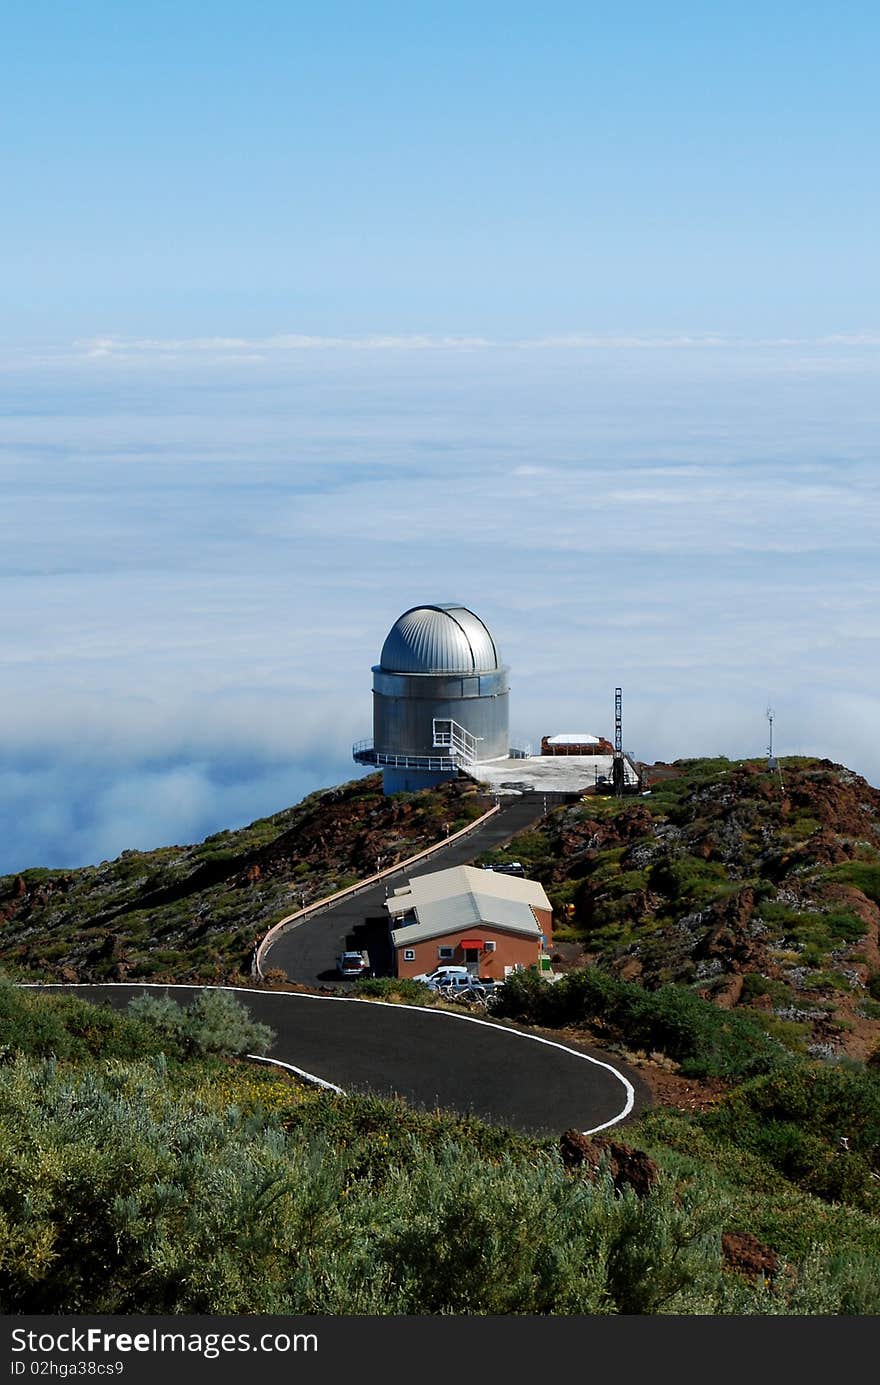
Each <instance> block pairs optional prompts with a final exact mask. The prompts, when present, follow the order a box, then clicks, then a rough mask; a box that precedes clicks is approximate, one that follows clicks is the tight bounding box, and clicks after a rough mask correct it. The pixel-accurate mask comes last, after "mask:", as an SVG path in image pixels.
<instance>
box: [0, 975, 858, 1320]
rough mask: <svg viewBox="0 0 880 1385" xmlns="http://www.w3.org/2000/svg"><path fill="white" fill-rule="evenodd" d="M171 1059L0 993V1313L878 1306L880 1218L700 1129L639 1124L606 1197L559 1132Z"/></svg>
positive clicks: (108, 1027)
mask: <svg viewBox="0 0 880 1385" xmlns="http://www.w3.org/2000/svg"><path fill="white" fill-rule="evenodd" d="M65 1035H67V1036H68V1039H69V1043H68V1051H67V1056H66V1057H64V1058H62V1059H60V1060H59V1061H58V1062H57V1063H55V1062H52V1063H50V1064H49V1065H47V1064H46V1059H45V1056H44V1055H45V1054H46V1053H47V1052H48V1051H49V1050H50V1049H57V1048H59V1047H63V1046H64V1042H65V1040H64V1036H65ZM47 1045H48V1048H47ZM160 1047H161V1043H160V1042H158V1041H157V1037H156V1035H155V1034H151V1032H150V1027H149V1024H147V1023H145V1022H144V1021H139V1022H133V1021H131V1020H129V1019H128V1018H126V1017H122V1016H119V1015H116V1014H112V1013H110V1012H106V1011H103V1010H98V1009H96V1008H95V1007H91V1006H87V1005H85V1004H84V1003H82V1002H79V1001H74V1000H71V999H70V998H59V997H43V996H34V995H30V994H27V993H21V992H19V993H14V992H12V993H10V992H9V991H6V992H5V994H4V992H3V989H2V988H0V1051H2V1052H3V1054H4V1061H3V1062H2V1063H0V1114H2V1115H3V1116H4V1117H5V1119H3V1120H0V1145H2V1158H0V1223H2V1224H3V1227H4V1247H5V1249H4V1253H3V1255H2V1256H0V1308H2V1310H3V1311H13V1312H52V1311H66V1312H118V1313H119V1312H121V1313H131V1312H196V1313H198V1312H211V1311H214V1312H229V1313H240V1312H250V1313H253V1312H299V1313H301V1312H319V1313H322V1312H324V1313H326V1312H329V1313H345V1312H365V1313H370V1314H375V1313H394V1312H409V1313H412V1312H427V1313H437V1312H452V1313H456V1312H468V1313H480V1312H563V1313H572V1312H574V1313H578V1312H587V1313H591V1312H612V1313H613V1312H626V1313H646V1312H657V1311H661V1312H691V1313H694V1312H695V1313H707V1312H709V1313H711V1312H735V1313H755V1312H757V1313H773V1312H786V1311H789V1312H797V1313H815V1312H819V1313H839V1312H859V1313H864V1312H872V1313H874V1312H877V1311H878V1310H880V1297H878V1292H877V1285H876V1276H875V1275H874V1274H873V1273H872V1270H871V1264H872V1262H873V1263H874V1264H876V1260H877V1257H878V1256H880V1219H878V1218H877V1217H876V1216H872V1215H870V1214H868V1213H866V1212H864V1211H862V1210H859V1209H857V1208H855V1207H853V1206H849V1205H838V1206H832V1205H828V1204H827V1203H826V1202H822V1201H820V1200H819V1199H817V1198H816V1197H813V1196H811V1195H809V1194H807V1193H805V1192H804V1191H802V1190H801V1189H800V1188H798V1187H797V1186H796V1185H795V1184H794V1183H793V1182H791V1181H790V1180H788V1179H786V1178H785V1177H783V1176H782V1175H780V1174H779V1173H778V1172H777V1171H775V1170H774V1169H773V1168H772V1167H771V1166H770V1165H769V1164H768V1163H767V1162H766V1161H765V1160H763V1159H761V1158H760V1157H759V1156H758V1155H756V1154H754V1153H744V1152H743V1151H741V1150H737V1149H735V1148H734V1147H732V1146H731V1145H729V1144H726V1143H725V1142H724V1141H723V1140H719V1139H718V1138H717V1137H715V1138H713V1136H712V1134H711V1132H709V1131H708V1130H707V1129H706V1128H705V1126H704V1125H701V1123H700V1122H699V1121H694V1120H693V1119H691V1118H688V1117H685V1116H682V1115H680V1114H672V1113H668V1112H653V1113H650V1114H649V1115H647V1116H645V1117H644V1118H643V1120H642V1122H641V1123H640V1124H639V1125H637V1126H635V1127H630V1129H629V1132H628V1138H629V1139H631V1140H633V1141H635V1142H636V1143H638V1145H639V1146H641V1147H643V1148H645V1149H648V1150H650V1152H651V1153H652V1154H653V1155H654V1156H655V1158H656V1159H657V1160H658V1163H659V1164H660V1167H661V1170H662V1176H661V1183H660V1186H659V1188H658V1189H657V1190H656V1191H655V1192H654V1193H652V1194H651V1195H650V1197H648V1198H646V1199H638V1198H634V1197H632V1196H631V1195H628V1196H626V1197H624V1198H616V1197H615V1196H614V1195H613V1193H612V1192H611V1190H610V1187H609V1186H608V1185H607V1184H605V1183H604V1182H602V1180H600V1182H599V1185H598V1186H597V1187H596V1188H595V1189H593V1188H592V1187H591V1186H590V1185H589V1184H588V1183H587V1182H586V1180H585V1179H584V1176H583V1174H582V1173H578V1172H572V1173H566V1172H565V1171H564V1170H563V1169H562V1167H561V1165H560V1163H559V1160H558V1158H557V1156H556V1152H555V1150H554V1147H553V1143H552V1142H549V1141H544V1142H539V1141H532V1140H527V1139H524V1138H522V1137H520V1136H516V1135H513V1134H510V1133H508V1132H505V1131H503V1130H497V1129H492V1128H491V1127H487V1126H484V1125H482V1124H481V1123H480V1122H478V1121H474V1120H464V1119H461V1118H458V1117H454V1116H450V1115H445V1114H442V1113H436V1114H431V1113H424V1112H415V1111H410V1110H408V1108H406V1107H405V1106H404V1105H403V1104H402V1103H400V1102H388V1101H380V1100H378V1099H373V1098H358V1097H346V1098H337V1097H333V1096H329V1095H326V1094H317V1093H313V1092H303V1091H302V1089H300V1088H298V1087H296V1086H295V1085H293V1084H292V1083H291V1082H290V1081H289V1079H288V1078H287V1077H286V1076H276V1075H275V1074H273V1073H271V1072H267V1071H265V1070H263V1069H256V1070H255V1069H253V1068H251V1067H245V1066H244V1065H242V1064H239V1063H236V1062H232V1061H230V1060H228V1059H222V1058H198V1059H195V1058H193V1059H188V1060H186V1059H181V1058H177V1059H174V1060H169V1061H167V1062H166V1061H165V1060H164V1059H161V1058H159V1057H157V1056H156V1055H157V1051H158V1049H159V1048H160ZM16 1055H18V1056H16ZM23 1187H30V1188H31V1189H33V1196H32V1197H31V1198H30V1199H22V1197H21V1190H22V1188H23ZM218 1199H219V1202H218ZM743 1230H745V1231H751V1232H755V1231H757V1232H759V1233H760V1234H761V1236H762V1238H763V1239H764V1240H765V1241H766V1242H767V1243H769V1245H770V1246H771V1247H773V1248H774V1249H775V1250H776V1251H778V1252H779V1253H780V1254H781V1255H782V1257H783V1261H784V1263H783V1264H782V1265H781V1266H780V1268H779V1270H778V1272H777V1274H776V1276H775V1279H774V1281H773V1286H772V1287H771V1288H766V1287H765V1286H763V1285H762V1284H761V1283H760V1282H754V1281H749V1280H747V1279H744V1278H742V1277H741V1276H740V1275H738V1274H736V1273H733V1272H732V1271H731V1269H730V1268H729V1267H726V1265H725V1260H724V1257H723V1254H722V1250H721V1237H722V1233H724V1232H726V1231H743ZM463 1231H464V1234H462V1232H463ZM108 1266H109V1267H111V1269H112V1273H110V1274H108V1272H107V1271H108Z"/></svg>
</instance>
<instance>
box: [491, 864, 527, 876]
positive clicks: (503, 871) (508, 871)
mask: <svg viewBox="0 0 880 1385" xmlns="http://www.w3.org/2000/svg"><path fill="white" fill-rule="evenodd" d="M486 870H494V872H495V874H496V875H519V876H523V877H524V876H525V873H526V872H525V867H524V866H523V863H522V861H507V862H505V863H504V864H503V865H500V866H486Z"/></svg>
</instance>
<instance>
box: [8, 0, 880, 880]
mask: <svg viewBox="0 0 880 1385" xmlns="http://www.w3.org/2000/svg"><path fill="white" fill-rule="evenodd" d="M878 29H880V20H878V17H877V12H876V10H875V9H874V7H870V8H869V7H868V6H867V5H849V6H847V5H843V6H840V7H837V8H835V10H834V11H833V13H832V11H831V10H830V9H829V8H828V7H826V6H818V5H809V4H806V5H804V4H800V5H793V4H792V5H789V4H776V5H767V6H762V7H759V6H758V5H755V4H745V5H741V6H739V7H738V9H737V10H736V11H735V12H734V11H733V10H732V9H731V8H730V7H720V6H717V7H716V6H707V5H690V4H673V5H671V6H669V7H665V8H664V7H659V6H656V5H639V4H635V5H631V6H630V7H628V9H627V10H626V11H619V12H614V13H612V12H611V9H610V7H599V6H592V5H584V4H579V5H569V4H556V5H548V6H544V7H543V8H541V9H540V11H539V10H538V9H537V8H536V7H526V6H521V5H516V4H506V5H503V6H501V5H494V4H481V5H476V6H468V7H465V6H464V5H459V4H457V3H451V4H444V5H442V6H441V5H425V6H413V5H412V4H410V5H406V6H405V5H391V4H372V5H363V4H362V5H358V6H355V5H343V4H333V3H329V4H324V5H322V6H320V7H319V6H315V5H309V6H304V5H297V4H285V5H280V4H278V5H276V4H263V5H256V6H249V7H245V6H244V5H241V4H222V3H216V4H214V5H212V6H210V7H207V6H198V7H197V6H195V5H193V4H191V3H177V4H175V5H173V6H172V5H170V4H164V3H158V4H152V5H151V6H150V7H149V9H148V10H146V9H145V10H144V11H143V12H142V13H141V12H138V11H136V10H134V9H132V7H129V6H125V5H122V4H118V5H116V4H114V5H109V4H101V5H99V4H90V3H88V2H87V0H86V2H85V3H81V4H78V5H76V6H74V5H71V4H63V5H62V4H49V3H40V2H39V0H34V3H32V4H31V5H29V6H28V7H19V8H18V9H17V11H16V12H15V13H12V14H10V15H9V16H7V17H6V18H5V20H4V39H3V58H2V63H3V79H4V80H3V83H2V97H0V102H2V111H3V136H4V137H3V149H4V154H3V166H4V190H5V193H6V197H5V199H4V215H3V217H2V218H0V264H2V265H3V273H2V276H0V282H2V295H3V297H2V315H0V485H2V495H3V502H4V503H3V506H2V508H0V583H2V587H0V673H2V679H3V688H4V715H3V718H2V722H0V811H2V816H3V830H2V833H0V870H13V869H19V868H21V867H24V866H26V865H29V864H51V865H72V864H76V863H82V862H87V861H93V860H100V859H102V858H104V857H107V856H111V855H115V854H116V853H118V852H119V851H120V850H122V849H123V848H125V847H128V846H136V847H149V846H154V845H159V844H161V843H164V842H170V841H179V842H183V841H188V840H195V839H196V838H198V837H200V836H202V835H204V834H205V833H207V832H209V831H213V830H217V829H218V828H220V827H224V826H230V825H235V824H237V823H241V822H244V821H247V820H249V819H250V818H253V817H256V816H258V815H261V814H263V813H267V812H271V811H274V810H276V809H278V808H280V807H283V806H286V805H287V804H288V803H290V802H293V801H295V800H296V798H298V797H299V796H301V795H302V794H303V793H305V792H308V791H310V790H311V789H313V788H316V787H320V786H322V785H325V784H330V783H335V782H339V781H340V780H341V779H345V778H348V777H351V775H352V774H353V773H354V766H353V765H352V764H351V761H350V758H349V754H350V745H351V742H352V741H353V740H355V739H357V738H360V737H361V736H364V735H368V734H369V731H370V692H369V689H370V674H369V669H370V665H371V664H372V663H373V662H374V660H375V659H376V657H377V655H378V652H379V649H380V648H381V643H382V640H383V638H384V635H385V633H386V631H387V629H388V627H389V626H390V625H391V623H392V622H393V620H394V619H395V618H396V616H397V615H398V614H399V612H400V611H401V610H402V609H404V608H405V607H407V606H409V605H412V604H415V603H416V602H418V601H421V600H428V601H438V600H439V601H443V600H450V599H452V600H462V601H464V602H465V603H466V604H469V605H471V606H473V607H474V608H475V609H476V610H477V611H478V612H479V613H480V614H481V615H483V616H484V618H486V619H487V621H488V622H489V624H490V625H491V627H492V629H493V631H494V633H495V634H496V636H497V637H498V640H499V643H500V645H501V648H502V651H503V653H504V655H505V657H506V658H507V660H508V662H509V663H510V665H511V681H512V690H513V691H512V713H511V714H512V722H513V729H514V730H515V731H516V732H517V733H519V735H520V736H521V737H522V738H524V739H532V740H537V739H538V738H539V737H540V735H541V734H543V733H546V732H552V731H558V730H569V729H575V730H590V731H594V732H603V733H605V734H607V733H608V731H609V728H610V722H611V717H612V696H613V688H614V686H615V685H616V684H617V683H622V684H623V686H624V690H625V719H626V730H627V740H628V741H629V742H630V743H631V745H632V748H633V749H634V751H636V753H638V754H640V755H642V756H644V757H645V758H649V759H654V758H673V757H675V756H679V755H689V754H713V753H726V754H728V755H731V756H734V755H748V754H760V753H761V752H762V750H763V749H764V746H765V744H766V732H767V727H766V722H765V720H764V710H765V708H766V706H767V703H768V701H770V702H772V704H773V705H774V707H775V709H776V712H777V723H776V734H777V746H778V748H779V749H780V750H781V751H782V753H796V752H802V753H815V754H820V755H828V756H830V757H831V758H833V759H837V760H841V761H843V762H845V763H847V764H849V765H851V766H852V767H853V768H854V769H857V770H859V771H860V772H862V773H864V774H866V775H867V776H868V777H869V778H871V779H872V782H874V783H880V752H878V750H877V746H878V744H880V737H878V734H877V732H878V725H880V699H878V695H877V692H876V689H877V687H878V682H880V647H878V629H877V598H878V587H880V571H878V564H877V560H876V547H877V534H878V531H880V472H878V467H877V437H878V424H880V390H878V371H880V304H878V286H877V275H876V266H875V257H876V249H875V247H876V243H877V220H878V217H877V211H878V191H877V180H876V177H875V176H874V175H875V164H876V158H875V152H876V147H877V134H878V130H877V125H878V118H877V117H878V104H880V103H878V100H877V96H876V92H875V90H874V87H875V86H876V83H875V82H874V74H873V71H872V64H873V54H874V53H876V50H877V39H878V37H880V35H878Z"/></svg>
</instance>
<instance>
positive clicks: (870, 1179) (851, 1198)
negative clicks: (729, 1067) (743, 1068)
mask: <svg viewBox="0 0 880 1385" xmlns="http://www.w3.org/2000/svg"><path fill="white" fill-rule="evenodd" d="M701 1123H702V1124H703V1126H704V1127H705V1128H706V1129H707V1130H709V1131H711V1132H712V1133H713V1134H714V1135H716V1136H720V1137H722V1138H724V1139H725V1140H727V1141H729V1142H730V1143H732V1144H735V1145H737V1146H738V1147H740V1148H743V1149H748V1150H751V1151H753V1152H754V1153H756V1154H758V1155H760V1157H761V1158H762V1159H765V1160H766V1161H767V1162H768V1163H769V1164H771V1165H772V1167H773V1168H775V1169H777V1170H778V1171H779V1172H780V1173H782V1174H784V1176H785V1177H786V1178H788V1179H790V1180H791V1181H792V1182H794V1183H796V1184H797V1185H798V1186H799V1187H801V1188H803V1189H804V1190H805V1191H806V1192H810V1193H813V1194H814V1195H815V1196H817V1197H821V1198H824V1199H825V1200H826V1201H829V1202H845V1203H847V1204H849V1205H850V1206H853V1207H858V1208H861V1209H862V1210H864V1211H869V1212H873V1213H875V1214H876V1213H880V1182H878V1177H877V1176H878V1175H880V1075H878V1074H875V1073H874V1072H872V1071H871V1070H870V1069H868V1068H863V1067H859V1066H856V1065H852V1066H849V1065H847V1066H844V1065H841V1066H836V1067H814V1066H811V1065H808V1064H806V1063H797V1064H793V1065H791V1066H790V1067H789V1068H788V1069H786V1070H785V1071H781V1072H776V1073H773V1074H771V1075H769V1076H767V1077H760V1078H757V1079H755V1080H754V1081H750V1082H745V1083H743V1085H742V1086H740V1087H738V1088H737V1089H736V1090H735V1091H734V1092H733V1093H731V1094H730V1095H729V1096H727V1097H726V1098H725V1099H724V1100H723V1101H721V1102H720V1103H719V1105H718V1106H717V1107H716V1108H715V1109H714V1110H712V1111H711V1112H709V1113H708V1114H707V1115H705V1116H703V1117H702V1118H701Z"/></svg>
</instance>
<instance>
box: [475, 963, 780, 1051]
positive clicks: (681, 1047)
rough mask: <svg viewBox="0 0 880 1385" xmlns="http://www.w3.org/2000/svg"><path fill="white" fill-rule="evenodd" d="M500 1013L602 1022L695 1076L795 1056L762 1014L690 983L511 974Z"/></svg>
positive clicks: (600, 974)
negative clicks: (730, 1005) (722, 1002)
mask: <svg viewBox="0 0 880 1385" xmlns="http://www.w3.org/2000/svg"><path fill="white" fill-rule="evenodd" d="M494 1013H495V1014H496V1015H499V1016H503V1017H506V1018H508V1019H518V1020H524V1021H526V1022H527V1023H530V1024H539V1025H549V1026H550V1027H558V1026H560V1025H567V1024H582V1023H590V1022H594V1023H595V1022H598V1023H599V1024H600V1025H601V1026H602V1027H603V1028H604V1029H605V1030H606V1031H609V1032H610V1034H611V1035H612V1036H613V1037H615V1038H617V1039H619V1040H620V1041H621V1042H623V1043H625V1044H626V1045H627V1047H629V1048H636V1049H644V1050H645V1051H647V1052H651V1051H654V1050H656V1051H658V1052H660V1053H665V1054H667V1055H668V1057H670V1058H673V1059H675V1061H676V1062H678V1063H679V1064H680V1065H681V1069H682V1071H683V1072H685V1073H687V1074H689V1075H691V1076H694V1077H747V1076H754V1075H756V1074H758V1073H765V1072H770V1071H772V1070H774V1069H775V1068H777V1067H779V1066H780V1065H781V1064H783V1063H785V1062H786V1061H787V1059H788V1056H789V1055H788V1054H787V1052H786V1050H785V1049H784V1048H783V1047H782V1045H781V1044H780V1043H778V1042H777V1041H775V1040H774V1039H773V1038H772V1037H771V1036H770V1035H768V1034H767V1033H766V1031H765V1029H764V1028H763V1026H762V1025H761V1024H760V1023H759V1022H758V1018H757V1016H754V1015H749V1014H736V1013H733V1012H731V1011H727V1010H719V1009H717V1008H716V1007H715V1006H714V1005H712V1004H711V1003H710V1002H709V1001H706V1000H702V999H701V998H700V997H699V996H698V995H695V994H694V992H693V991H689V990H687V989H686V988H685V987H683V986H675V985H667V986H661V987H660V989H659V990H656V991H646V990H645V989H644V988H643V987H641V986H638V985H636V984H635V983H633V982H628V981H621V980H620V979H619V978H618V977H615V976H611V975H610V974H609V973H608V972H604V971H600V970H598V969H597V968H586V969H585V970H582V971H571V972H568V973H567V974H566V975H565V976H563V977H562V979H561V980H560V981H557V982H555V983H553V984H549V983H548V982H546V981H543V980H542V979H541V978H540V977H539V976H537V975H535V974H534V973H531V972H519V973H517V974H516V975H514V976H512V977H509V978H508V980H507V981H506V982H505V984H504V986H503V988H502V989H501V991H500V992H499V995H498V997H497V998H496V1000H495V1006H494Z"/></svg>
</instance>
